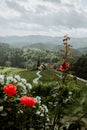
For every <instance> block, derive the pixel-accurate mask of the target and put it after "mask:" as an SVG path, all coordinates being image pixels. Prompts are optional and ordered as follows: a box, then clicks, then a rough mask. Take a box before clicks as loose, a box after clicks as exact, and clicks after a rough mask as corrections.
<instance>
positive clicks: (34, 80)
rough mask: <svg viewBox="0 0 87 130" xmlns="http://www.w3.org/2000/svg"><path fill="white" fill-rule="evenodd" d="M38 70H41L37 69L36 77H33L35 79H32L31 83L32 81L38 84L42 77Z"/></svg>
mask: <svg viewBox="0 0 87 130" xmlns="http://www.w3.org/2000/svg"><path fill="white" fill-rule="evenodd" d="M40 72H41V71H37V73H36V75H37V76H38V77H37V78H35V79H33V83H34V84H38V80H39V79H40V78H41V77H42V76H41V75H40Z"/></svg>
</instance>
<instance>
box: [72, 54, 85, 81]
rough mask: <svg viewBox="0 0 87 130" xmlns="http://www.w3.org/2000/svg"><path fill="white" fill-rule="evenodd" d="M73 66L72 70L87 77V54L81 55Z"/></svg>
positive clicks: (80, 75) (82, 76)
mask: <svg viewBox="0 0 87 130" xmlns="http://www.w3.org/2000/svg"><path fill="white" fill-rule="evenodd" d="M73 66H74V67H73V68H72V70H74V71H75V73H76V75H77V76H79V77H81V78H83V79H87V55H85V56H84V55H83V56H81V57H79V58H78V60H77V61H76V62H75V63H74V64H73Z"/></svg>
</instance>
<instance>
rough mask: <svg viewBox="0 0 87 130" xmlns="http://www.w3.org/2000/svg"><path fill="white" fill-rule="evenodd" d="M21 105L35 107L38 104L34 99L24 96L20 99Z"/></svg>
mask: <svg viewBox="0 0 87 130" xmlns="http://www.w3.org/2000/svg"><path fill="white" fill-rule="evenodd" d="M20 104H22V105H25V106H29V107H33V106H34V105H35V104H36V101H35V99H34V98H33V97H28V96H23V97H21V98H20Z"/></svg>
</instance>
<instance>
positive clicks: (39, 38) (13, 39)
mask: <svg viewBox="0 0 87 130" xmlns="http://www.w3.org/2000/svg"><path fill="white" fill-rule="evenodd" d="M62 40H63V37H57V36H55V37H53V36H45V35H27V36H3V37H1V36H0V42H2V43H8V44H10V45H11V46H14V47H24V46H29V45H31V44H37V43H44V44H53V45H62ZM69 43H70V44H71V45H72V46H73V47H74V48H82V47H87V37H85V38H71V40H70V41H69Z"/></svg>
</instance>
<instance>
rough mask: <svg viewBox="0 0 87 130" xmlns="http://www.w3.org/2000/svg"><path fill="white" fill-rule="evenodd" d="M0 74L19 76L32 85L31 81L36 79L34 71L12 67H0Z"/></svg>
mask: <svg viewBox="0 0 87 130" xmlns="http://www.w3.org/2000/svg"><path fill="white" fill-rule="evenodd" d="M0 74H6V75H20V76H21V77H22V78H25V79H26V80H27V82H29V83H32V81H33V79H34V78H35V77H36V71H31V70H29V69H28V70H27V69H21V68H13V67H0Z"/></svg>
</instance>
